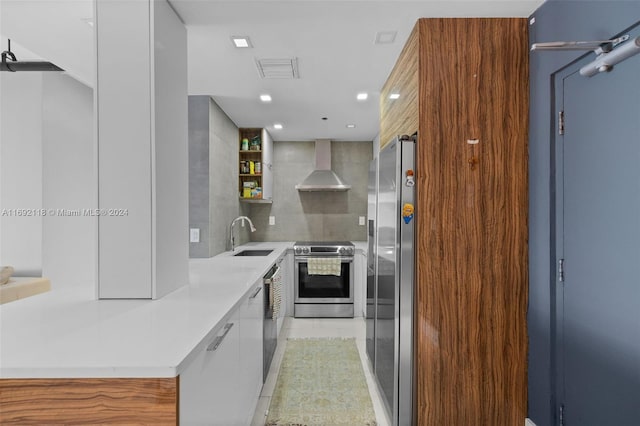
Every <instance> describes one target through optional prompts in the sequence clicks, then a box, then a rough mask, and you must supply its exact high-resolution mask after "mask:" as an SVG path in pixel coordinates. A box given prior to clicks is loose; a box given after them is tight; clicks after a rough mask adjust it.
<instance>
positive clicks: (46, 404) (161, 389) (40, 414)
mask: <svg viewBox="0 0 640 426" xmlns="http://www.w3.org/2000/svg"><path fill="white" fill-rule="evenodd" d="M178 389H179V387H178V378H177V377H175V378H166V379H165V378H149V379H146V378H145V379H119V378H117V379H1V380H0V424H2V425H10V424H21V425H43V424H65V425H88V424H121V425H122V424H128V425H135V424H140V425H142V424H147V425H176V424H178Z"/></svg>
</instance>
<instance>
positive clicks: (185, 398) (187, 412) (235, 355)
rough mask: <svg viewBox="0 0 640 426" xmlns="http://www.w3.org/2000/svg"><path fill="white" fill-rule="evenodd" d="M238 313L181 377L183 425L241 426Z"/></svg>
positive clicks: (228, 321) (236, 312)
mask: <svg viewBox="0 0 640 426" xmlns="http://www.w3.org/2000/svg"><path fill="white" fill-rule="evenodd" d="M239 319H240V318H239V314H238V311H237V310H236V311H234V312H233V313H232V314H231V316H230V317H229V318H228V319H227V321H226V323H225V325H224V327H223V328H222V330H220V331H219V332H218V333H217V334H216V337H214V338H213V339H211V340H210V341H209V342H207V344H206V346H205V347H204V348H203V349H202V350H201V352H200V353H199V354H198V355H197V356H196V358H194V360H193V361H192V362H191V363H190V364H189V366H188V367H187V368H186V369H185V370H184V371H183V372H182V374H181V375H180V424H181V425H220V426H232V425H241V424H242V423H241V420H240V415H239V412H240V398H239V396H240V392H239V388H238V378H239V376H240V357H239V355H240V324H239Z"/></svg>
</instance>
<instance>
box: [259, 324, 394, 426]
mask: <svg viewBox="0 0 640 426" xmlns="http://www.w3.org/2000/svg"><path fill="white" fill-rule="evenodd" d="M365 336H366V329H365V322H364V319H363V318H353V319H351V318H285V321H284V324H283V325H282V331H281V332H280V336H279V338H278V340H279V341H278V347H277V348H276V352H275V354H274V356H273V361H272V362H271V369H270V370H269V374H268V376H267V381H266V382H265V384H264V386H263V388H262V393H261V394H260V399H259V401H258V406H257V408H256V412H255V414H254V416H253V421H252V422H251V426H264V423H265V421H266V419H267V410H268V409H269V403H270V402H271V395H273V391H274V389H275V387H276V379H277V378H278V371H279V370H280V363H281V362H282V357H283V355H284V346H285V345H284V340H286V339H287V338H288V337H292V338H303V337H355V339H356V345H357V346H358V351H359V352H360V359H361V360H362V367H363V370H364V375H365V378H366V380H367V385H368V386H369V393H370V394H371V401H372V402H373V410H374V411H375V413H376V421H377V423H378V426H389V425H390V423H389V419H388V418H387V417H386V414H385V411H384V408H383V405H382V404H383V403H382V400H381V399H380V394H379V392H378V388H377V386H376V384H375V381H374V378H373V376H372V375H371V370H370V369H369V365H368V361H367V354H366V349H365Z"/></svg>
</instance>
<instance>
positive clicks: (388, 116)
mask: <svg viewBox="0 0 640 426" xmlns="http://www.w3.org/2000/svg"><path fill="white" fill-rule="evenodd" d="M391 93H399V94H400V98H398V99H395V100H394V99H389V95H390V94H391ZM418 94H419V92H418V28H417V27H415V28H414V29H413V31H412V32H411V35H409V39H408V40H407V43H406V44H405V46H404V48H403V49H402V52H401V53H400V56H399V57H398V60H397V62H396V65H395V66H394V68H393V70H392V71H391V74H390V75H389V78H388V79H387V82H386V83H385V85H384V87H383V88H382V92H381V94H380V148H382V147H384V146H385V145H386V144H387V143H389V142H390V141H391V139H393V137H394V136H396V135H412V134H414V133H415V132H417V131H418Z"/></svg>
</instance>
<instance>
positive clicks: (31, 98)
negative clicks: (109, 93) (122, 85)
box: [0, 72, 42, 276]
mask: <svg viewBox="0 0 640 426" xmlns="http://www.w3.org/2000/svg"><path fill="white" fill-rule="evenodd" d="M0 86H1V94H2V96H1V100H0V176H1V177H0V211H2V209H41V208H42V74H41V73H8V72H3V73H0ZM5 213H7V212H5ZM0 265H11V266H13V267H14V268H15V269H16V275H38V276H39V275H40V273H41V268H42V218H41V217H38V216H31V217H24V216H22V217H16V216H10V215H1V216H0Z"/></svg>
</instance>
